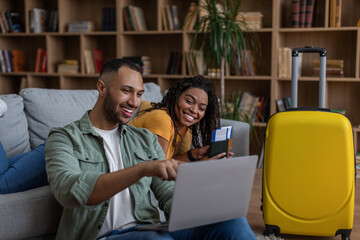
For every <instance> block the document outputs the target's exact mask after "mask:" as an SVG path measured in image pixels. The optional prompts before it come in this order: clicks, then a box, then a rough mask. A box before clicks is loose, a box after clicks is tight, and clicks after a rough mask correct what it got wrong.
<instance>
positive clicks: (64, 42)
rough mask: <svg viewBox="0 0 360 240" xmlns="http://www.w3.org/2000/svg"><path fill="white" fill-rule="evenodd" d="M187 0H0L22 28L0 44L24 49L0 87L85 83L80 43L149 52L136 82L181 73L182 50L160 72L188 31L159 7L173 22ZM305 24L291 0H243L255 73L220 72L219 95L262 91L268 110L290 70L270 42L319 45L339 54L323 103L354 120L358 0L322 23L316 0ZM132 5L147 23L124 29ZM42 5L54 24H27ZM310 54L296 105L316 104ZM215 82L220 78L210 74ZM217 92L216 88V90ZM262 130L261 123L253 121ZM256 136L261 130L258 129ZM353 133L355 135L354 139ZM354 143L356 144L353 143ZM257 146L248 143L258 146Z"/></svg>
mask: <svg viewBox="0 0 360 240" xmlns="http://www.w3.org/2000/svg"><path fill="white" fill-rule="evenodd" d="M191 2H197V0H196V1H195V0H194V1H191V0H183V1H180V0H150V1H141V0H102V1H96V0H92V1H86V0H77V1H71V0H61V1H60V0H2V1H1V4H0V11H7V10H16V11H18V12H19V13H20V19H21V20H22V22H23V23H24V25H25V32H24V33H6V34H0V46H1V49H20V50H23V51H24V53H25V63H26V71H25V72H20V73H0V94H8V93H18V92H19V90H20V89H21V87H23V86H27V87H40V88H57V89H93V88H95V83H96V81H97V74H86V71H85V59H84V50H91V49H101V50H102V51H103V56H104V60H108V59H111V58H115V57H125V56H139V55H146V56H150V58H151V63H152V73H151V74H150V75H146V76H144V82H156V83H158V84H159V85H160V86H161V89H162V90H165V89H167V88H169V87H170V86H171V85H172V84H173V83H174V81H176V80H177V79H180V78H183V77H185V76H186V64H185V58H184V57H183V59H182V63H181V69H182V70H181V74H177V75H168V74H165V73H166V68H167V65H168V61H169V56H170V51H180V52H184V51H188V50H189V48H190V42H191V39H192V37H193V36H194V31H183V30H173V31H164V30H162V29H163V23H162V16H161V9H162V7H164V6H165V5H168V4H174V5H177V7H178V16H179V19H180V22H181V21H182V20H183V19H184V17H185V15H186V13H187V11H188V9H189V6H190V3H191ZM316 2H317V5H316V9H315V11H314V15H315V19H314V22H313V27H312V28H292V26H291V7H292V6H291V1H289V0H243V1H242V4H241V11H248V12H249V11H260V12H261V13H262V14H263V16H264V17H263V27H262V28H261V29H258V30H255V32H256V33H257V34H258V36H259V39H260V42H261V45H262V56H261V58H260V59H259V60H258V62H257V71H258V72H257V75H256V76H231V75H230V74H229V73H228V74H227V75H226V76H225V80H226V83H225V92H226V96H225V98H226V99H229V98H230V96H231V95H232V94H236V93H237V92H238V91H239V90H240V91H242V92H244V91H249V92H251V93H252V94H254V95H257V96H264V97H268V98H269V99H270V112H271V114H273V113H275V112H276V104H275V100H276V99H278V98H284V97H288V96H290V92H291V87H290V85H291V84H290V80H291V79H290V78H279V77H278V72H277V69H278V55H277V53H278V48H279V47H290V48H294V47H302V46H306V45H312V46H318V47H324V48H326V49H327V50H328V59H343V60H344V77H328V78H327V85H326V93H327V98H326V106H327V107H329V108H336V109H346V115H347V117H348V118H349V119H350V121H351V122H352V124H353V125H354V126H357V125H358V124H359V123H360V109H359V108H358V107H357V106H356V104H354V102H357V100H358V93H359V92H360V28H359V27H356V23H357V21H358V19H359V16H360V1H357V0H347V1H346V2H345V1H343V4H342V11H341V14H342V17H341V27H329V26H330V19H329V18H330V13H329V12H330V2H331V0H318V1H316ZM130 4H131V5H134V6H138V7H140V8H142V9H143V11H144V13H145V21H146V24H147V28H148V30H147V31H125V28H124V20H123V19H124V18H123V8H124V7H125V6H127V5H130ZM33 8H43V9H46V10H48V11H49V12H50V11H51V10H53V9H58V16H59V17H58V31H57V32H43V33H32V32H30V26H29V10H31V9H33ZM103 8H115V11H116V31H101V25H102V9H103ZM73 21H92V22H94V24H95V30H94V31H92V32H87V33H68V32H67V25H68V23H69V22H73ZM37 48H44V49H46V50H47V72H45V73H35V72H34V68H35V61H36V51H37ZM316 58H318V56H316V55H312V54H307V55H304V58H303V67H302V76H301V77H300V78H299V100H298V103H299V106H317V99H318V97H317V78H316V77H313V76H312V60H313V59H316ZM65 59H75V60H77V61H78V62H79V72H78V73H77V74H65V73H58V72H57V64H58V63H59V62H61V61H63V60H65ZM212 79H213V80H214V84H215V86H216V88H217V89H218V90H220V81H219V79H217V78H213V77H212ZM218 94H219V92H218ZM254 126H255V127H256V128H257V131H260V132H263V131H264V129H265V124H264V123H257V124H255V125H254ZM260 138H262V134H261V135H260ZM357 140H358V139H357V137H356V138H355V142H356V143H357ZM358 145H359V144H356V146H357V149H356V151H359V150H360V146H358ZM260 148H261V147H260V146H257V147H256V146H254V147H253V146H252V147H251V149H252V150H251V152H253V153H258V154H259V149H260Z"/></svg>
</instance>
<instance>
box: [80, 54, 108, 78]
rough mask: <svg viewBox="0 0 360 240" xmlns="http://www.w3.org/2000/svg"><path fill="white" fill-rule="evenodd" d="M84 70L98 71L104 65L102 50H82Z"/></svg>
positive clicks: (91, 72) (90, 72)
mask: <svg viewBox="0 0 360 240" xmlns="http://www.w3.org/2000/svg"><path fill="white" fill-rule="evenodd" d="M84 58H85V72H86V73H88V74H95V73H100V71H101V68H102V66H103V65H104V57H103V52H102V50H100V49H93V50H84Z"/></svg>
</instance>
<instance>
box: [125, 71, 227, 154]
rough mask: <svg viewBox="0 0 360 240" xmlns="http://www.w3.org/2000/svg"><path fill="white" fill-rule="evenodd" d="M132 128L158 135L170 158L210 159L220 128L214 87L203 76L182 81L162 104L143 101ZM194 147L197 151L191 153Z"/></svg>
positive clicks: (171, 90)
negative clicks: (213, 138) (212, 143)
mask: <svg viewBox="0 0 360 240" xmlns="http://www.w3.org/2000/svg"><path fill="white" fill-rule="evenodd" d="M130 125H133V126H135V127H139V128H147V129H148V130H150V131H151V132H153V133H155V134H156V135H157V136H158V141H159V143H160V145H161V147H162V148H163V150H164V153H165V156H166V159H170V158H175V159H178V160H186V161H196V160H203V159H207V157H208V156H207V155H208V152H209V146H208V145H209V144H210V141H211V136H212V131H213V130H214V129H216V128H218V127H219V125H220V114H219V104H218V99H217V97H216V94H215V88H214V85H213V84H212V82H211V81H210V80H209V79H207V78H204V77H203V76H195V77H190V78H184V79H182V80H179V81H177V82H176V83H175V84H174V86H173V87H171V88H170V89H169V91H168V93H167V94H166V95H165V97H164V98H163V100H162V101H161V102H160V103H151V105H150V103H149V102H143V103H142V105H141V109H140V113H139V116H137V117H136V118H135V119H134V120H133V121H131V123H130ZM191 144H192V146H193V147H194V148H195V149H191V150H190V147H191ZM203 146H204V147H203ZM224 155H225V153H221V154H219V155H216V156H214V157H213V159H216V158H219V157H223V156H224Z"/></svg>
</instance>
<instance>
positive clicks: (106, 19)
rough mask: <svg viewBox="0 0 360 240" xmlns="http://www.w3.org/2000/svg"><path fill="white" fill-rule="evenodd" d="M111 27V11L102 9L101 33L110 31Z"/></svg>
mask: <svg viewBox="0 0 360 240" xmlns="http://www.w3.org/2000/svg"><path fill="white" fill-rule="evenodd" d="M109 26H110V9H109V8H102V10H101V31H109V28H110V27H109Z"/></svg>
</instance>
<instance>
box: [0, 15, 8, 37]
mask: <svg viewBox="0 0 360 240" xmlns="http://www.w3.org/2000/svg"><path fill="white" fill-rule="evenodd" d="M5 24H6V23H5V20H4V17H3V15H2V13H1V12H0V27H1V32H2V33H7V29H6V27H5Z"/></svg>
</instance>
